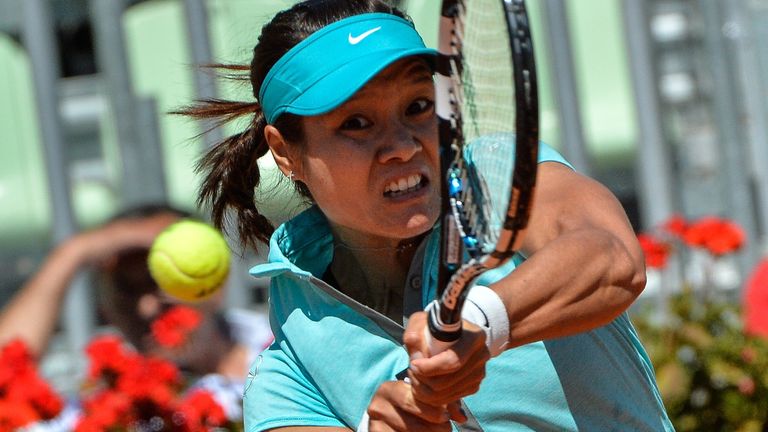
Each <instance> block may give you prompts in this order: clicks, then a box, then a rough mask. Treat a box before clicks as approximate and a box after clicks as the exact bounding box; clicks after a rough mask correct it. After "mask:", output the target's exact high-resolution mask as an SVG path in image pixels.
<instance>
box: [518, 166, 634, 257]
mask: <svg viewBox="0 0 768 432" xmlns="http://www.w3.org/2000/svg"><path fill="white" fill-rule="evenodd" d="M580 229H597V230H601V231H606V232H608V233H610V234H611V235H613V236H615V237H616V238H617V239H618V240H619V241H621V242H622V243H623V244H624V246H625V247H626V248H627V251H628V253H629V255H630V256H631V257H632V259H633V261H635V262H636V265H640V266H642V265H643V264H642V263H643V255H642V251H641V249H640V247H639V245H638V243H637V239H636V236H635V233H634V231H633V229H632V226H631V224H630V223H629V220H628V218H627V215H626V213H625V212H624V209H623V207H622V206H621V204H620V203H619V201H618V199H617V198H616V197H615V196H614V195H613V193H611V191H610V190H608V188H606V187H605V186H603V185H602V184H600V183H599V182H597V181H595V180H593V179H591V178H589V177H587V176H584V175H582V174H579V173H577V172H576V171H574V170H573V169H571V168H570V167H568V166H566V165H563V164H561V163H558V162H543V163H541V164H540V165H539V171H538V178H537V182H536V191H535V195H534V202H533V207H532V211H531V219H530V222H529V227H528V232H527V233H526V237H525V242H524V245H523V249H524V253H525V254H526V255H530V254H533V253H535V252H536V251H537V250H539V249H541V248H542V247H544V246H545V245H546V244H547V243H549V242H550V241H552V240H554V239H555V238H557V237H559V236H561V235H562V234H564V233H566V232H568V231H572V230H580Z"/></svg>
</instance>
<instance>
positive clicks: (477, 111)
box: [451, 0, 515, 258]
mask: <svg viewBox="0 0 768 432" xmlns="http://www.w3.org/2000/svg"><path fill="white" fill-rule="evenodd" d="M458 3H459V5H458V9H457V10H458V14H457V16H456V17H455V18H454V20H455V21H454V28H455V29H456V30H455V31H454V33H453V39H454V41H453V42H452V44H451V45H452V48H453V49H455V50H456V52H455V54H454V59H453V61H451V72H452V82H453V91H452V97H453V102H454V103H455V104H456V107H457V108H458V109H456V110H455V111H454V112H455V113H457V114H456V115H455V116H454V117H456V119H455V120H454V121H453V123H454V124H455V126H456V127H457V129H456V134H455V136H456V140H455V141H454V146H455V148H454V150H455V153H454V156H455V158H454V162H453V168H454V170H455V171H457V172H458V174H456V176H457V177H458V178H459V179H460V181H461V187H460V188H459V189H460V190H459V191H458V192H456V193H455V195H454V201H452V205H454V207H455V208H454V214H455V216H456V218H457V223H458V224H459V225H461V227H460V230H461V232H462V233H463V235H465V236H466V237H463V240H464V246H465V249H466V251H467V253H468V254H469V256H470V257H472V258H477V257H479V256H480V255H483V254H487V253H490V252H491V251H492V250H493V247H494V245H495V244H496V243H497V241H498V239H499V232H500V231H501V229H502V227H503V221H504V219H505V216H506V210H507V205H506V204H507V202H508V201H509V193H510V186H509V185H510V183H511V173H512V170H513V166H514V133H513V132H514V119H515V105H514V103H515V92H514V88H515V87H514V81H513V79H514V78H513V77H514V74H513V70H512V65H511V62H510V61H508V60H507V59H510V58H511V48H510V43H509V34H508V31H507V25H506V15H505V11H504V8H503V7H502V5H501V3H500V2H499V1H498V0H472V1H471V2H467V4H464V2H458ZM457 38H458V40H456V39H457ZM457 61H458V62H459V64H458V65H457V64H456V63H457Z"/></svg>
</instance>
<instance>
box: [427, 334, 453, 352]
mask: <svg viewBox="0 0 768 432" xmlns="http://www.w3.org/2000/svg"><path fill="white" fill-rule="evenodd" d="M424 339H425V340H426V341H427V347H429V355H430V356H433V355H436V354H440V353H441V352H443V351H445V350H447V349H448V348H450V347H451V345H453V344H455V343H456V341H449V342H445V341H441V340H440V339H435V338H434V337H432V333H430V332H429V327H424Z"/></svg>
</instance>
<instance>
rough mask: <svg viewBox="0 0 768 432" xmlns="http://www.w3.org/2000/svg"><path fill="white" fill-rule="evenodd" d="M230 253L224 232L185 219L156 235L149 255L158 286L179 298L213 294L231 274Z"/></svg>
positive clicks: (202, 296)
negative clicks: (222, 233)
mask: <svg viewBox="0 0 768 432" xmlns="http://www.w3.org/2000/svg"><path fill="white" fill-rule="evenodd" d="M229 260H230V252H229V246H228V245H227V242H226V241H225V240H224V237H223V236H222V235H221V233H220V232H219V231H218V230H216V229H215V228H213V227H212V226H210V225H208V224H206V223H204V222H200V221H195V220H191V219H184V220H181V221H179V222H176V223H174V224H172V225H170V226H169V227H168V228H166V229H165V230H164V231H163V232H161V233H160V235H158V236H157V238H156V239H155V241H154V242H153V243H152V247H151V248H150V250H149V257H148V258H147V261H148V264H149V271H150V273H151V274H152V277H153V278H154V279H155V282H157V285H158V286H159V287H160V289H162V290H163V291H165V292H166V293H168V294H170V295H171V296H173V297H176V298H177V299H180V300H185V301H199V300H204V299H206V298H207V297H210V296H211V295H212V294H213V293H215V292H216V291H218V289H219V288H220V287H221V286H222V284H223V283H224V280H225V279H226V278H227V275H228V274H229Z"/></svg>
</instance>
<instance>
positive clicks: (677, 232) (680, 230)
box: [661, 214, 688, 237]
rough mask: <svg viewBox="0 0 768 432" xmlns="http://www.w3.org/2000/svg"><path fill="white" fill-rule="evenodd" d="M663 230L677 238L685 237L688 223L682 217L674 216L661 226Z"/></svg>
mask: <svg viewBox="0 0 768 432" xmlns="http://www.w3.org/2000/svg"><path fill="white" fill-rule="evenodd" d="M661 229H663V230H664V231H666V232H668V233H670V234H672V235H674V236H676V237H683V236H684V235H685V231H686V230H687V229H688V222H687V221H686V220H685V218H684V217H683V216H682V215H680V214H674V215H672V216H671V217H670V218H669V219H667V220H666V221H665V222H664V223H663V224H661Z"/></svg>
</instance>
